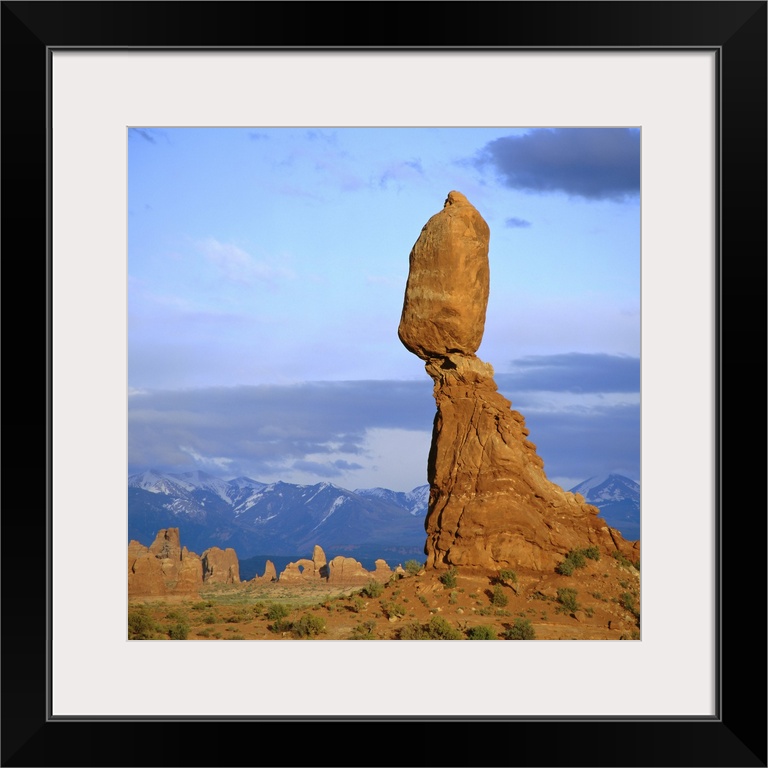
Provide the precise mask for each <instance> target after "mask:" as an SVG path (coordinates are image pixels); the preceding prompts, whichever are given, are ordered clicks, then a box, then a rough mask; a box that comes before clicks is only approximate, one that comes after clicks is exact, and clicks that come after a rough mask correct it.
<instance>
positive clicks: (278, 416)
mask: <svg viewBox="0 0 768 768" xmlns="http://www.w3.org/2000/svg"><path fill="white" fill-rule="evenodd" d="M433 416H434V400H433V399H432V386H431V382H430V381H429V380H425V381H419V382H399V381H353V382H316V383H304V384H296V385H286V386H260V387H233V388H225V387H217V388H207V389H197V390H182V391H158V392H148V393H145V394H139V395H133V396H132V397H131V398H130V400H129V443H130V446H129V453H130V457H129V462H130V464H131V471H139V470H141V469H149V468H157V469H168V470H171V469H172V468H176V469H178V468H179V467H180V466H189V467H191V466H193V465H195V466H196V465H197V462H196V460H195V458H194V457H195V456H202V457H206V458H207V459H208V460H209V461H211V462H214V461H215V460H216V459H218V458H226V459H228V460H231V461H232V462H233V463H232V464H231V471H232V472H233V473H235V474H237V473H238V469H237V467H243V468H244V467H246V466H247V467H251V469H250V470H249V471H250V472H258V470H259V468H261V470H262V471H264V472H265V473H267V472H271V471H273V470H274V469H275V468H278V467H281V466H285V464H286V462H300V461H306V456H307V455H308V454H323V453H326V454H329V453H342V454H348V455H350V456H355V455H361V454H362V453H363V452H364V441H365V432H366V429H370V428H377V427H378V428H393V429H394V428H400V429H410V430H430V429H431V427H432V418H433ZM352 466H353V465H352V464H350V463H347V462H344V461H343V460H341V461H339V460H337V462H336V463H335V464H334V463H332V462H331V461H329V462H328V463H327V464H322V467H323V469H322V471H323V472H324V473H325V476H330V475H328V473H330V472H336V473H337V474H338V472H339V471H340V470H342V469H349V468H351V467H352ZM313 471H314V470H313ZM255 479H258V478H255Z"/></svg>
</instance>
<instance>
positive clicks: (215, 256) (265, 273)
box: [197, 237, 294, 285]
mask: <svg viewBox="0 0 768 768" xmlns="http://www.w3.org/2000/svg"><path fill="white" fill-rule="evenodd" d="M197 245H198V248H199V249H200V251H201V252H202V254H203V255H204V256H205V257H206V259H208V261H209V262H210V263H211V264H213V265H214V266H215V267H216V268H217V269H218V270H219V271H220V272H221V274H222V276H223V277H225V278H226V279H227V280H231V281H232V282H235V283H243V284H245V285H252V284H253V283H256V282H270V283H271V282H275V281H277V280H285V279H291V278H293V277H294V274H293V273H292V272H291V270H289V269H285V268H284V267H273V266H272V265H271V264H269V263H267V262H266V261H259V260H257V259H255V258H254V257H253V256H251V255H250V254H249V253H247V252H246V251H244V250H243V249H242V248H240V247H238V246H236V245H233V244H232V243H222V242H220V241H218V240H216V238H213V237H208V238H206V239H205V240H202V241H200V242H199V243H198V244H197Z"/></svg>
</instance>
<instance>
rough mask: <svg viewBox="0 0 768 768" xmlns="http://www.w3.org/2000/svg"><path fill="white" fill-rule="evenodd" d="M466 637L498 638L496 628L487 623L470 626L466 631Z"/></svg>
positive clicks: (473, 638) (476, 638)
mask: <svg viewBox="0 0 768 768" xmlns="http://www.w3.org/2000/svg"><path fill="white" fill-rule="evenodd" d="M467 638H468V639H470V640H498V639H499V638H498V636H497V634H496V630H495V629H494V628H493V627H491V626H489V625H488V624H479V625H478V626H476V627H472V628H471V629H470V630H469V631H468V632H467Z"/></svg>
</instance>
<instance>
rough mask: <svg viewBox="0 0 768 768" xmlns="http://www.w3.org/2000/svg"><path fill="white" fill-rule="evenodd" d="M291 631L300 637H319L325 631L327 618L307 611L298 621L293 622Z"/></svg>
mask: <svg viewBox="0 0 768 768" xmlns="http://www.w3.org/2000/svg"><path fill="white" fill-rule="evenodd" d="M291 631H292V632H293V634H294V635H295V636H296V637H299V638H305V637H317V636H318V635H320V634H322V633H323V632H325V619H323V618H321V617H320V616H316V615H313V614H311V613H305V614H304V615H303V616H302V617H301V618H300V619H299V620H298V621H294V622H293V626H292V627H291Z"/></svg>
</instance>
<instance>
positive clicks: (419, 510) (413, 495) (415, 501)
mask: <svg viewBox="0 0 768 768" xmlns="http://www.w3.org/2000/svg"><path fill="white" fill-rule="evenodd" d="M355 493H356V494H357V495H358V496H366V497H368V498H371V499H381V500H383V501H387V502H389V503H391V504H396V505H397V506H398V507H402V508H403V509H407V510H408V511H409V512H410V513H411V514H412V515H417V516H420V517H426V514H427V505H428V504H429V486H428V485H420V486H418V487H417V488H414V489H413V490H412V491H408V493H403V492H402V491H390V490H389V488H358V489H356V490H355Z"/></svg>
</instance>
